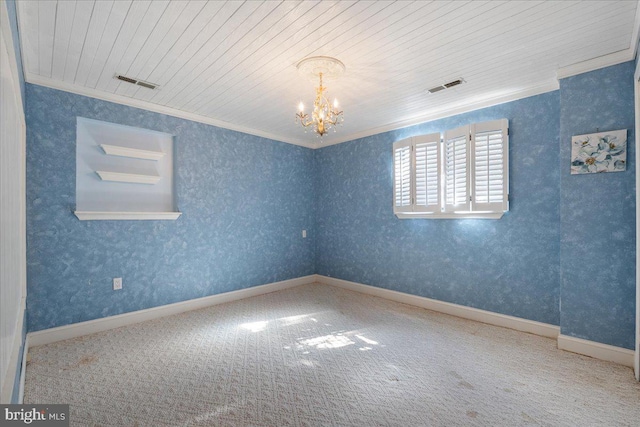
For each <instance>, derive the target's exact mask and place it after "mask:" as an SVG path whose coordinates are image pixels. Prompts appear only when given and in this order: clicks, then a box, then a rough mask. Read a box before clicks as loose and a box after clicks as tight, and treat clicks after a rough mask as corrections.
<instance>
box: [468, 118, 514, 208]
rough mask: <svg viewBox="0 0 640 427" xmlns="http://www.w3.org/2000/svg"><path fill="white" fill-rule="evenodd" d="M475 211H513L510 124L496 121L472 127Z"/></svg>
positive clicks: (473, 202)
mask: <svg viewBox="0 0 640 427" xmlns="http://www.w3.org/2000/svg"><path fill="white" fill-rule="evenodd" d="M471 135H472V142H471V147H472V149H471V156H472V158H471V163H472V165H473V169H474V175H473V178H474V179H473V201H472V205H473V210H474V211H493V212H505V211H507V210H509V205H508V202H509V200H508V196H509V178H508V175H509V174H508V171H509V136H508V121H507V120H506V119H503V120H495V121H491V122H485V123H477V124H475V125H471Z"/></svg>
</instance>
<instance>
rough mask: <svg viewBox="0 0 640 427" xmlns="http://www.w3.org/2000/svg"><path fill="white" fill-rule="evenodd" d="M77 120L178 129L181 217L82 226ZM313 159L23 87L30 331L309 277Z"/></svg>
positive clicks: (286, 147)
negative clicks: (119, 286) (116, 283)
mask: <svg viewBox="0 0 640 427" xmlns="http://www.w3.org/2000/svg"><path fill="white" fill-rule="evenodd" d="M76 116H81V117H86V118H90V119H97V120H104V121H108V122H113V123H119V124H124V125H129V126H137V127H143V128H146V129H152V130H156V131H161V132H167V133H170V134H173V135H175V139H174V145H175V157H174V161H175V169H176V170H175V172H176V175H175V186H176V194H177V206H178V209H179V210H180V211H181V212H182V216H181V217H180V218H179V219H178V220H176V221H82V222H81V221H79V220H78V219H77V218H76V217H75V216H74V215H73V210H74V209H75V146H76V143H75V134H76ZM313 156H314V153H313V151H312V150H310V149H307V148H304V147H299V146H294V145H290V144H285V143H282V142H275V141H270V140H267V139H263V138H259V137H255V136H251V135H247V134H242V133H239V132H234V131H230V130H225V129H220V128H216V127H213V126H208V125H204V124H200V123H195V122H191V121H188V120H183V119H178V118H175V117H170V116H164V115H161V114H157V113H152V112H149V111H144V110H140V109H136V108H131V107H126V106H122V105H117V104H113V103H110V102H105V101H100V100H97V99H93V98H88V97H83V96H79V95H74V94H70V93H66V92H61V91H57V90H53V89H48V88H44V87H41V86H35V85H30V84H29V85H27V234H28V235H27V245H28V249H27V262H28V266H27V269H28V271H27V274H28V323H29V331H37V330H40V329H45V328H51V327H55V326H61V325H66V324H69V323H76V322H81V321H85V320H91V319H96V318H101V317H105V316H111V315H115V314H120V313H126V312H130V311H134V310H140V309H144V308H149V307H155V306H158V305H163V304H168V303H173V302H177V301H184V300H188V299H193V298H198V297H203V296H207V295H212V294H217V293H221V292H226V291H232V290H237V289H242V288H247V287H250V286H254V285H261V284H265V283H271V282H275V281H280V280H285V279H291V278H295V277H300V276H305V275H308V274H313V273H314V272H315V267H314V250H315V243H314V236H315V230H314V218H315V217H314V212H313V200H314V197H315V194H314V182H313V171H314V157H313ZM123 185H127V184H123ZM302 229H306V230H308V237H307V238H306V239H302V237H301V230H302ZM114 277H122V278H123V282H124V289H123V290H122V291H113V290H112V282H111V281H112V278H114Z"/></svg>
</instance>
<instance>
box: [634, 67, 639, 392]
mask: <svg viewBox="0 0 640 427" xmlns="http://www.w3.org/2000/svg"><path fill="white" fill-rule="evenodd" d="M639 79H640V61H638V62H637V63H636V71H635V74H634V79H633V88H634V94H635V96H634V98H635V116H636V123H635V134H636V140H635V143H636V159H635V160H636V164H635V169H636V352H635V357H634V359H633V366H634V369H633V370H634V373H635V376H636V380H638V381H640V203H638V201H639V200H640V168H639V167H638V165H640V82H639Z"/></svg>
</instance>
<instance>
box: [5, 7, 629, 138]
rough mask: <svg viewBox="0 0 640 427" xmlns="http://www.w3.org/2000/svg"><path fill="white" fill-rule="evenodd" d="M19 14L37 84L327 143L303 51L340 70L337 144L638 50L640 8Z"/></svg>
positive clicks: (535, 89)
mask: <svg viewBox="0 0 640 427" xmlns="http://www.w3.org/2000/svg"><path fill="white" fill-rule="evenodd" d="M18 12H19V27H20V29H19V31H20V38H21V43H22V53H23V60H24V67H25V76H26V80H27V81H29V82H33V83H36V84H42V85H46V86H51V87H56V88H60V89H64V90H70V91H74V92H77V93H82V94H87V95H90V96H95V97H98V98H104V99H109V100H113V101H116V102H121V103H127V104H130V105H134V106H140V107H144V108H148V109H151V110H155V111H162V112H167V113H169V114H173V115H178V116H182V117H190V118H195V119H196V120H200V121H204V122H208V123H212V124H216V125H221V126H224V127H227V128H231V129H237V130H242V131H244V132H247V133H251V134H256V135H261V136H266V137H270V138H273V139H277V140H280V141H285V142H291V143H295V144H301V145H307V146H316V145H317V144H318V143H320V142H319V141H318V140H317V138H316V137H315V136H314V135H313V134H305V133H304V131H303V130H302V128H301V126H299V125H296V124H295V122H294V114H295V112H296V106H297V104H298V102H299V101H300V100H302V101H304V102H305V104H306V105H310V104H311V102H312V100H313V97H314V94H315V89H314V86H315V85H316V84H317V83H315V82H314V83H312V82H310V81H308V80H307V79H305V78H303V77H301V76H299V75H298V74H297V71H296V66H295V65H296V64H297V63H298V62H299V61H300V60H301V59H303V58H306V57H309V56H316V55H327V56H333V57H336V58H338V59H340V60H341V61H342V62H344V64H345V65H346V72H345V74H344V75H343V76H341V77H340V78H339V79H337V80H335V81H331V82H328V83H327V84H326V86H328V88H329V95H330V96H331V97H337V98H338V99H339V100H340V103H341V107H342V108H343V109H344V111H345V113H344V114H345V122H344V126H342V127H340V128H338V131H337V133H335V134H334V133H331V134H329V135H326V136H325V137H324V138H323V141H322V142H321V144H322V145H327V144H332V143H337V142H342V141H347V140H350V139H353V138H356V137H360V136H364V135H370V134H374V133H377V132H379V131H383V130H389V129H394V128H399V127H403V126H407V125H409V124H413V123H418V122H421V121H424V120H425V119H431V118H435V117H438V116H443V115H448V114H452V113H455V112H459V111H463V110H465V109H467V110H468V109H471V108H474V107H478V106H483V105H490V104H492V103H498V102H500V101H504V100H509V99H517V98H519V97H524V96H528V95H531V94H536V93H542V92H546V91H549V90H553V89H555V88H557V87H558V81H557V74H556V73H557V72H558V70H559V69H562V68H563V67H569V66H572V65H573V64H577V63H582V62H584V61H593V60H594V58H596V60H595V61H596V63H598V62H597V61H598V58H600V60H601V62H603V63H607V61H609V62H612V63H615V62H621V61H622V60H631V59H632V58H633V55H634V54H635V47H636V43H637V33H638V28H637V27H638V15H639V14H638V2H637V1H414V2H410V1H265V2H261V1H260V2H259V1H228V2H222V1H209V2H207V1H199V0H198V1H197V0H192V1H186V0H177V1H166V0H154V1H143V0H135V1H131V0H117V1H111V0H108V1H107V0H98V1H91V0H79V1H22V0H21V1H18ZM607 55H608V56H607ZM601 57H604V59H602V58H601ZM116 74H123V75H126V76H130V77H133V78H136V79H140V80H144V81H147V82H151V83H155V84H158V85H159V89H156V90H151V89H147V88H144V87H141V86H135V85H132V84H129V83H125V82H122V81H119V80H116V79H114V75H116ZM460 77H462V78H464V80H465V81H466V83H464V84H463V85H461V86H458V87H456V88H452V89H447V90H445V91H442V92H438V93H435V94H430V93H429V92H428V91H427V89H429V88H432V87H434V86H437V85H441V84H443V83H446V82H449V81H452V80H456V79H458V78H460Z"/></svg>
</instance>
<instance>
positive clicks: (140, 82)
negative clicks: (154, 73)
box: [114, 74, 158, 89]
mask: <svg viewBox="0 0 640 427" xmlns="http://www.w3.org/2000/svg"><path fill="white" fill-rule="evenodd" d="M114 78H115V79H117V80H121V81H123V82H127V83H131V84H134V85H137V86H142V87H146V88H147V89H157V88H158V85H157V84H155V83H149V82H145V81H144V80H138V79H132V78H131V77H127V76H123V75H122V74H116V75H115V76H114Z"/></svg>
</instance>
